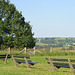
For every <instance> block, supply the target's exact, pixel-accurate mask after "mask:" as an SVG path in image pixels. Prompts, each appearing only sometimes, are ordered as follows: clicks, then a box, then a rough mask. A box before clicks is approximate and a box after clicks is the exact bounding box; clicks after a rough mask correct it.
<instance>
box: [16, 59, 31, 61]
mask: <svg viewBox="0 0 75 75" xmlns="http://www.w3.org/2000/svg"><path fill="white" fill-rule="evenodd" d="M15 60H16V61H25V60H24V59H15ZM27 61H28V62H32V61H31V60H27Z"/></svg>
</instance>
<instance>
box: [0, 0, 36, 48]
mask: <svg viewBox="0 0 75 75" xmlns="http://www.w3.org/2000/svg"><path fill="white" fill-rule="evenodd" d="M29 23H30V22H25V18H24V17H23V16H22V12H19V11H17V10H16V7H15V6H14V4H10V1H9V0H0V36H1V38H2V40H3V42H2V44H3V45H6V46H7V47H9V46H10V47H12V48H13V47H16V48H19V47H20V48H23V47H29V48H31V47H34V46H35V38H34V37H33V35H34V34H33V33H32V27H31V26H30V24H29Z"/></svg>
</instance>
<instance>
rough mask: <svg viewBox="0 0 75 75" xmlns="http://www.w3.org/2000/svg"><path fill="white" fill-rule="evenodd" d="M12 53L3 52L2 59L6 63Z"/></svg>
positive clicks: (0, 56)
mask: <svg viewBox="0 0 75 75" xmlns="http://www.w3.org/2000/svg"><path fill="white" fill-rule="evenodd" d="M10 58H11V55H10V54H2V55H0V60H3V61H4V63H7V59H10Z"/></svg>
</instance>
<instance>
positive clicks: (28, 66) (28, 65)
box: [24, 58, 31, 68]
mask: <svg viewBox="0 0 75 75" xmlns="http://www.w3.org/2000/svg"><path fill="white" fill-rule="evenodd" d="M24 60H25V62H26V65H27V68H30V67H31V65H30V64H29V63H28V61H27V59H26V58H24Z"/></svg>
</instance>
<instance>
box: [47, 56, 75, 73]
mask: <svg viewBox="0 0 75 75" xmlns="http://www.w3.org/2000/svg"><path fill="white" fill-rule="evenodd" d="M46 59H47V60H49V61H48V64H50V65H51V68H52V70H53V72H55V71H56V70H57V69H59V68H61V67H64V68H70V69H71V71H72V73H74V72H75V70H74V69H75V59H60V58H50V57H47V58H46Z"/></svg>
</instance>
